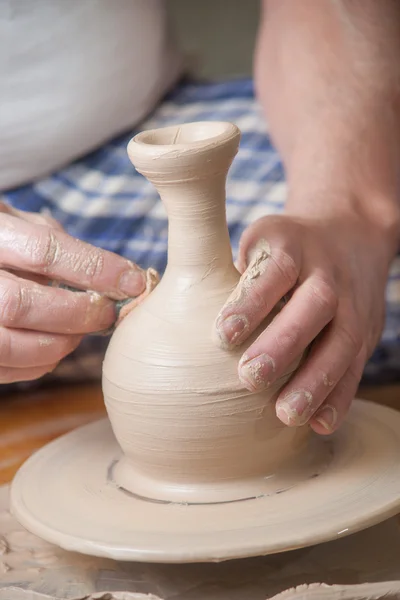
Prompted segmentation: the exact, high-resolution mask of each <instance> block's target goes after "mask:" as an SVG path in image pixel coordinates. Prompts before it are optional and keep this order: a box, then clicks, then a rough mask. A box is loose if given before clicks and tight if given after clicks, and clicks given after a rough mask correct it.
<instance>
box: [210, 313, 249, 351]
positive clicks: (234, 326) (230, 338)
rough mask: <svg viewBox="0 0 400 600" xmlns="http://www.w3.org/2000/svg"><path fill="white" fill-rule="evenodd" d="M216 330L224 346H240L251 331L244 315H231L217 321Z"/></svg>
mask: <svg viewBox="0 0 400 600" xmlns="http://www.w3.org/2000/svg"><path fill="white" fill-rule="evenodd" d="M216 329H217V332H218V335H219V338H220V341H221V342H222V345H223V346H227V347H229V346H238V345H239V344H240V343H241V342H242V340H243V338H244V337H245V334H246V333H247V331H248V329H249V321H248V319H247V318H246V317H245V316H244V315H230V316H229V317H226V319H217V323H216Z"/></svg>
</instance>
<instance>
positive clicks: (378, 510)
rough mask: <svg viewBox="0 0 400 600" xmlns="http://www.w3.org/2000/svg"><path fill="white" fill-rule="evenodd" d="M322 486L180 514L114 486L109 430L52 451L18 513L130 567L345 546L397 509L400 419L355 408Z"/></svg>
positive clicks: (17, 500)
mask: <svg viewBox="0 0 400 600" xmlns="http://www.w3.org/2000/svg"><path fill="white" fill-rule="evenodd" d="M329 443H330V444H331V448H332V453H333V454H332V460H331V462H330V463H329V466H328V468H326V469H325V470H323V471H322V472H321V473H320V474H319V475H318V476H317V477H314V478H311V479H307V480H305V481H303V482H302V483H298V484H297V485H295V486H294V487H291V488H290V489H288V490H286V491H284V492H282V493H279V494H278V493H275V494H272V495H269V496H268V495H267V496H262V497H259V498H256V499H252V500H246V501H242V502H231V503H223V504H203V505H202V504H197V505H182V504H173V503H169V504H166V503H159V502H152V501H147V500H143V499H140V498H137V497H133V496H132V495H130V494H129V493H127V492H125V491H124V490H122V489H120V488H118V487H117V486H116V485H115V484H114V483H113V481H112V477H111V474H112V468H113V465H115V464H116V463H117V462H118V460H119V459H120V450H119V447H118V445H117V443H116V441H115V438H114V436H113V434H112V431H111V427H110V425H109V422H108V420H103V421H100V422H97V423H94V424H91V425H87V426H84V427H82V428H80V429H78V430H76V431H74V432H72V433H70V434H68V435H66V436H63V437H62V438H60V439H58V440H56V441H54V442H52V443H50V444H49V445H48V446H46V447H45V448H43V449H41V450H40V451H39V452H37V453H36V454H35V455H34V456H33V457H31V458H30V459H29V460H28V461H27V462H26V463H25V465H24V466H23V467H22V468H21V469H20V471H19V472H18V474H17V476H16V478H15V480H14V482H13V485H12V491H11V507H12V511H13V512H14V514H15V515H16V517H17V518H18V519H19V521H20V522H21V523H22V524H23V525H24V526H25V527H26V528H27V529H28V530H30V531H31V532H33V533H35V534H36V535H38V536H40V537H42V538H43V539H45V540H47V541H49V542H52V543H54V544H57V545H59V546H61V547H62V548H65V549H68V550H74V551H78V552H81V553H84V554H91V555H95V556H101V557H108V558H114V559H117V560H125V561H133V560H136V561H150V562H182V563H183V562H200V561H201V562H203V561H221V560H225V559H230V558H239V557H248V556H257V555H265V554H270V553H277V552H283V551H286V550H290V549H294V548H300V547H304V546H309V545H311V544H316V543H319V542H323V541H327V540H330V539H336V538H338V537H342V536H345V535H348V534H350V533H353V532H355V531H358V530H360V529H363V528H365V527H368V526H370V525H373V524H375V523H378V522H380V521H382V520H383V519H385V518H387V517H389V516H391V515H394V514H395V513H396V512H397V511H398V510H399V509H400V461H399V459H398V457H399V456H400V413H398V412H396V411H393V410H391V409H388V408H386V407H382V406H378V405H375V404H372V403H369V402H365V401H360V400H356V401H355V402H354V404H353V407H352V409H351V411H350V414H349V417H348V419H347V422H346V423H345V424H344V425H343V426H342V427H341V429H340V430H339V432H337V433H336V434H334V435H333V436H331V438H330V440H329Z"/></svg>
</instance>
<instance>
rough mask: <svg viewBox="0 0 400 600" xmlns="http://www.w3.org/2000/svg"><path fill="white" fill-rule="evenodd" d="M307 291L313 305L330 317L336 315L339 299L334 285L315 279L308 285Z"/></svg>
mask: <svg viewBox="0 0 400 600" xmlns="http://www.w3.org/2000/svg"><path fill="white" fill-rule="evenodd" d="M309 289H310V296H311V300H312V302H313V304H316V305H317V306H319V307H320V308H321V309H322V310H324V311H326V312H327V313H329V314H330V315H333V314H335V313H336V311H337V308H338V305H339V298H338V295H337V293H336V290H335V286H334V285H332V284H331V283H329V282H328V281H325V280H323V279H317V280H315V281H313V283H310V286H309Z"/></svg>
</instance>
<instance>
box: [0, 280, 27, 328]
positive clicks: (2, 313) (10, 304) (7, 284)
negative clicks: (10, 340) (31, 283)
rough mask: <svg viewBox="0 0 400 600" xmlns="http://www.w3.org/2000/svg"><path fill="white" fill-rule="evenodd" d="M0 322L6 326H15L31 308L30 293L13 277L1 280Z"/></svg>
mask: <svg viewBox="0 0 400 600" xmlns="http://www.w3.org/2000/svg"><path fill="white" fill-rule="evenodd" d="M0 306H1V310H0V323H1V324H2V325H4V326H6V327H12V326H15V325H16V324H17V323H18V321H20V319H21V318H22V317H23V316H24V315H25V314H26V311H27V310H28V308H29V300H28V295H27V294H26V293H25V292H24V289H23V288H22V287H21V286H20V285H19V283H17V281H14V280H12V279H2V280H0Z"/></svg>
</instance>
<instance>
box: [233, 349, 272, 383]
mask: <svg viewBox="0 0 400 600" xmlns="http://www.w3.org/2000/svg"><path fill="white" fill-rule="evenodd" d="M274 371H275V362H274V360H273V359H272V358H271V357H270V356H268V354H260V355H259V356H256V357H255V358H253V359H251V360H248V359H247V358H246V357H245V356H244V357H243V358H242V360H241V361H240V363H239V379H240V381H241V382H242V383H243V385H245V386H246V388H247V389H248V390H250V391H251V392H253V391H259V390H262V389H265V388H266V387H268V385H269V384H270V383H271V379H272V377H271V375H273V373H274Z"/></svg>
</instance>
